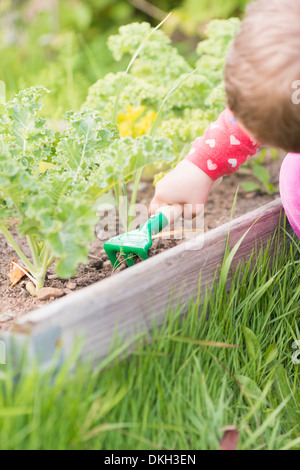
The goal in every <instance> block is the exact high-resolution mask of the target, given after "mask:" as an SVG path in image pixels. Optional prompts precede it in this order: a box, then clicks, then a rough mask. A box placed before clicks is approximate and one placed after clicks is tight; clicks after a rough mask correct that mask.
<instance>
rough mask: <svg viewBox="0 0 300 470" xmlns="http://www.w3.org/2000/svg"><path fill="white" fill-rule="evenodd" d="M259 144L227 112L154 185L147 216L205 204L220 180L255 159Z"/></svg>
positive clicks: (194, 208)
mask: <svg viewBox="0 0 300 470" xmlns="http://www.w3.org/2000/svg"><path fill="white" fill-rule="evenodd" d="M258 148H259V144H258V143H257V142H256V141H255V140H254V139H253V138H252V137H250V136H249V135H248V134H247V133H246V132H245V131H244V130H243V129H242V128H241V126H240V125H239V124H238V123H237V121H236V120H235V118H234V116H233V114H232V112H231V111H230V110H229V109H226V110H225V111H223V113H222V114H221V115H220V117H219V119H218V120H217V121H216V122H214V123H213V124H211V125H210V126H209V128H208V129H207V130H206V132H205V134H204V136H203V137H199V138H198V139H196V140H195V142H194V143H193V146H192V148H191V151H190V153H189V154H188V155H187V157H186V158H185V159H184V160H183V161H182V162H180V163H179V165H177V167H176V168H175V169H174V170H172V171H171V172H170V173H168V174H167V175H166V176H165V177H164V178H163V179H162V180H161V181H159V182H158V183H157V185H156V190H155V196H154V198H153V200H152V202H151V205H150V212H151V213H153V212H155V211H156V210H157V207H158V206H163V205H173V204H192V205H193V210H192V212H193V214H194V215H195V214H197V212H198V211H199V210H198V211H197V208H196V204H198V205H203V204H205V203H206V201H207V199H208V196H209V193H210V190H211V189H212V188H213V187H214V186H216V185H218V184H219V183H220V182H221V181H222V177H223V176H225V175H229V174H231V173H234V172H236V171H237V170H238V169H239V167H240V166H241V165H242V164H243V163H245V162H246V161H247V160H248V159H249V158H250V157H252V156H253V155H255V153H256V152H257V150H258Z"/></svg>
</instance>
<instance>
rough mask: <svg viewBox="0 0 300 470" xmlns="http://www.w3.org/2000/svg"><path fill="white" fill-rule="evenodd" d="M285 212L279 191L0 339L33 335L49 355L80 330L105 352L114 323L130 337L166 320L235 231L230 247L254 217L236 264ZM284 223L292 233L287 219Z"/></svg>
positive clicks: (88, 351)
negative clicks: (272, 198) (262, 203)
mask: <svg viewBox="0 0 300 470" xmlns="http://www.w3.org/2000/svg"><path fill="white" fill-rule="evenodd" d="M257 219H258V220H257ZM285 220H286V219H285V217H284V211H283V208H282V204H281V200H280V198H279V199H277V200H275V201H274V202H271V203H270V204H267V205H265V206H263V207H261V208H259V209H257V210H254V211H252V212H250V213H248V214H246V215H244V216H242V217H240V218H238V219H235V220H233V221H231V222H228V223H227V224H225V225H222V226H220V227H218V228H216V229H215V230H212V231H210V232H207V233H205V234H204V235H201V236H200V237H197V238H195V239H193V240H189V241H187V242H184V243H182V244H180V245H178V246H177V247H175V248H172V249H170V250H168V251H166V252H164V253H162V254H160V255H157V256H155V257H153V258H151V259H149V260H147V261H143V262H142V263H139V264H137V265H136V266H134V267H132V268H130V269H128V270H125V271H122V272H120V273H118V274H117V275H115V276H112V277H111V278H108V279H105V280H103V281H101V282H99V283H96V284H94V285H92V286H90V287H86V288H84V289H83V290H81V291H78V292H76V293H74V294H71V295H68V296H67V297H65V298H63V299H60V300H57V301H55V302H53V303H51V304H48V305H46V306H44V307H41V308H39V309H37V310H35V311H32V312H30V313H29V314H27V315H25V316H24V317H22V318H21V319H20V320H19V321H17V323H16V324H15V326H14V329H13V332H10V333H8V334H6V335H3V336H2V337H1V336H0V339H2V340H3V341H6V342H11V341H12V338H15V342H16V344H18V343H20V344H23V345H24V344H25V342H26V340H28V348H29V349H30V351H31V353H30V354H31V355H32V356H33V357H34V356H35V355H39V356H40V360H41V361H42V362H43V363H45V362H47V361H48V360H50V359H51V356H52V355H53V352H54V351H55V347H56V345H57V343H58V342H59V343H61V344H62V348H63V353H64V355H67V354H69V353H71V351H72V348H73V347H74V343H75V341H76V338H81V339H82V340H83V341H84V346H83V351H82V355H83V357H87V356H89V357H92V358H93V359H94V360H96V359H98V358H102V357H104V356H105V355H106V354H107V352H108V350H109V348H110V345H111V342H112V338H113V337H114V336H115V334H116V331H117V333H118V334H122V335H123V336H122V338H123V339H122V341H125V340H129V339H130V338H133V337H134V336H135V335H136V332H137V331H148V330H149V329H151V327H152V325H153V319H154V318H155V319H156V324H158V325H160V324H162V322H163V321H164V318H165V312H166V310H167V308H168V306H169V305H170V302H174V303H176V304H177V303H178V302H179V303H180V304H184V303H185V302H186V301H187V300H189V299H190V298H191V297H192V296H193V295H194V294H195V292H196V291H197V288H198V284H199V274H200V271H201V290H202V291H204V290H205V288H206V286H210V285H211V283H212V280H213V278H214V275H215V272H216V269H217V268H218V267H220V266H221V264H222V261H223V257H224V251H225V246H226V240H227V238H228V234H229V232H230V235H229V243H230V248H233V246H234V245H235V244H236V243H237V242H238V240H239V239H240V238H241V237H242V235H243V234H244V233H245V232H246V231H247V230H248V229H249V227H250V226H251V225H252V224H253V223H254V222H255V221H256V223H255V224H254V225H253V227H252V228H251V230H250V232H249V233H248V235H247V236H246V238H245V239H244V241H243V243H242V245H241V246H240V248H239V250H238V251H237V254H236V255H235V258H234V260H233V263H232V269H234V268H235V267H236V266H237V264H238V262H239V261H241V260H246V261H247V260H248V259H249V257H250V255H251V252H252V250H253V249H254V247H255V246H256V248H257V252H258V249H259V248H260V247H261V246H265V245H266V243H267V242H268V240H269V239H270V237H272V236H273V235H274V233H275V232H276V231H278V229H279V227H281V226H283V224H285ZM286 229H287V230H288V231H289V233H291V234H292V233H293V231H292V229H291V227H290V226H289V224H286ZM280 231H281V232H282V230H280ZM273 248H274V246H273ZM271 252H272V251H271ZM228 282H230V275H229V279H228ZM172 299H173V300H172Z"/></svg>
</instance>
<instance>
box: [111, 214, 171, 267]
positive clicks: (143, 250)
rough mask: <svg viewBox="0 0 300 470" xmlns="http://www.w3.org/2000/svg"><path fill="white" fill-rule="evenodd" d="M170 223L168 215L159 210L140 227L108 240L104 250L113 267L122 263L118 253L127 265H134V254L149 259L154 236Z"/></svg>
mask: <svg viewBox="0 0 300 470" xmlns="http://www.w3.org/2000/svg"><path fill="white" fill-rule="evenodd" d="M168 224H169V221H168V219H167V217H166V216H165V215H164V214H162V213H161V212H157V213H156V214H155V215H153V216H152V217H150V219H149V220H148V221H147V222H146V223H145V224H144V225H142V227H140V228H139V229H137V230H133V231H132V232H128V233H125V234H123V235H118V236H117V237H114V238H111V239H110V240H108V241H107V242H106V243H105V244H104V250H105V251H106V254H107V256H108V258H109V260H110V262H111V264H112V265H113V268H114V269H118V267H119V266H120V265H121V262H120V261H119V259H118V257H117V254H118V253H119V254H120V255H122V256H123V257H124V259H125V261H126V263H127V266H133V265H134V256H139V257H140V258H142V259H147V258H148V251H149V249H150V248H151V246H152V236H153V235H156V234H157V233H159V232H161V231H162V230H163V229H164V228H165V227H167V225H168Z"/></svg>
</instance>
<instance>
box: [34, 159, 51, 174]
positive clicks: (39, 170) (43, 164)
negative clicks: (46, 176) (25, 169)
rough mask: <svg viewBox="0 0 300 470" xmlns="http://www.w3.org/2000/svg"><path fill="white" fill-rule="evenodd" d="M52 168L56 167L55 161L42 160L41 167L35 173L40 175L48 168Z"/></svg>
mask: <svg viewBox="0 0 300 470" xmlns="http://www.w3.org/2000/svg"><path fill="white" fill-rule="evenodd" d="M51 168H55V165H53V163H48V162H40V163H39V168H38V170H37V171H36V172H35V175H40V174H42V173H45V172H46V171H47V170H50V169H51Z"/></svg>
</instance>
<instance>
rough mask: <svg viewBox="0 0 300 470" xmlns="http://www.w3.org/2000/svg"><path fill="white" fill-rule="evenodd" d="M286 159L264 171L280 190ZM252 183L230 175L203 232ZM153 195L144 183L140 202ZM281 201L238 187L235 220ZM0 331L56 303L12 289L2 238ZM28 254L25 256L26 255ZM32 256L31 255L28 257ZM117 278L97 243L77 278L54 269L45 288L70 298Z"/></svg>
mask: <svg viewBox="0 0 300 470" xmlns="http://www.w3.org/2000/svg"><path fill="white" fill-rule="evenodd" d="M282 160H283V156H282V155H280V156H279V158H278V159H277V160H273V159H272V158H271V156H270V155H268V156H267V157H266V162H265V167H266V168H267V169H268V170H269V172H270V174H271V183H273V184H274V185H276V186H278V180H279V171H280V166H281V162H282ZM251 179H252V180H253V177H252V178H251V177H249V176H243V175H241V174H240V173H239V174H234V175H230V176H227V177H225V178H224V181H223V183H222V184H221V185H220V186H219V187H218V188H216V189H215V190H214V191H213V192H212V193H211V195H210V197H209V200H208V201H207V203H206V206H205V218H204V228H205V231H209V230H212V229H214V228H215V227H218V226H219V225H221V224H224V223H226V222H228V221H229V220H230V216H231V211H232V205H233V201H234V196H235V193H236V190H237V187H238V186H239V185H240V183H241V182H243V181H249V180H251ZM153 194H154V188H153V186H152V184H151V183H149V182H147V183H143V184H142V185H141V191H140V194H139V201H140V202H142V203H146V204H148V203H149V202H150V200H151V199H152V197H153ZM277 197H279V194H278V192H277V193H275V194H273V195H268V194H264V193H262V192H257V191H256V192H253V193H246V192H245V191H244V190H243V189H242V188H241V186H240V187H239V191H238V197H237V204H236V207H235V212H234V218H236V217H239V216H241V215H243V214H245V213H247V212H250V211H251V210H253V209H256V208H258V207H260V206H262V205H264V204H267V203H269V202H271V201H272V200H274V199H275V198H277ZM180 242H181V241H177V240H161V239H159V238H158V239H156V240H155V241H154V244H153V247H152V249H151V250H150V253H149V254H150V256H154V255H156V254H158V253H160V252H161V251H164V250H166V249H168V248H170V247H173V246H175V245H176V244H178V243H180ZM0 253H1V255H2V256H1V258H0V331H1V330H2V331H3V330H9V329H10V328H11V326H12V325H13V323H14V321H15V320H16V319H17V318H18V317H19V316H21V315H24V314H25V313H27V312H29V311H30V310H33V309H36V308H38V307H41V306H43V305H45V303H48V302H51V301H53V300H54V299H53V298H52V299H50V300H48V301H43V302H42V301H40V300H38V299H37V298H34V297H31V296H30V294H29V293H28V292H27V290H26V287H25V286H26V282H27V280H22V281H20V282H19V283H18V284H17V286H15V287H13V288H12V287H11V284H10V280H9V277H8V274H9V267H10V262H11V260H12V258H17V257H16V254H15V252H14V250H13V249H12V248H11V247H10V246H9V245H8V244H7V242H6V240H5V238H4V237H3V236H2V235H1V234H0ZM25 254H26V252H25ZM28 255H29V253H28ZM112 275H117V273H116V272H114V271H113V269H112V266H111V264H110V262H109V261H108V258H107V256H106V254H105V252H104V250H103V242H100V240H98V239H96V240H95V241H94V242H93V243H92V244H91V245H90V255H89V264H88V265H86V266H84V265H81V266H79V268H78V273H77V275H76V276H75V277H73V278H72V279H69V280H61V279H58V278H57V276H56V275H55V273H54V269H53V267H52V268H51V269H50V270H49V272H48V275H47V279H46V286H47V287H55V288H59V289H63V290H64V295H70V294H71V293H72V292H74V291H76V290H79V289H82V288H83V287H86V286H88V285H90V284H93V283H94V282H97V281H100V280H102V279H104V278H106V277H108V276H112Z"/></svg>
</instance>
